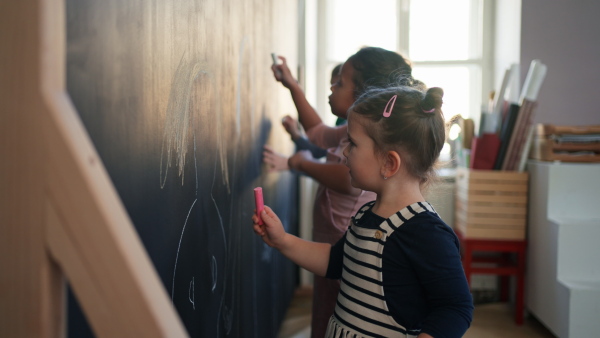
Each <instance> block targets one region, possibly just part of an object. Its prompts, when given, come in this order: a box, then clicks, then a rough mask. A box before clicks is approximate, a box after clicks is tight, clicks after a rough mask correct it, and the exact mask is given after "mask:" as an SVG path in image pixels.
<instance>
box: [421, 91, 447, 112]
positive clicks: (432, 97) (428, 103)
mask: <svg viewBox="0 0 600 338" xmlns="http://www.w3.org/2000/svg"><path fill="white" fill-rule="evenodd" d="M443 97H444V90H443V89H442V88H439V87H433V88H429V89H428V90H427V93H425V97H424V98H423V100H421V109H422V110H423V112H425V113H433V112H434V111H435V110H437V109H440V108H441V107H442V103H443V102H444V101H443V100H442V98H443Z"/></svg>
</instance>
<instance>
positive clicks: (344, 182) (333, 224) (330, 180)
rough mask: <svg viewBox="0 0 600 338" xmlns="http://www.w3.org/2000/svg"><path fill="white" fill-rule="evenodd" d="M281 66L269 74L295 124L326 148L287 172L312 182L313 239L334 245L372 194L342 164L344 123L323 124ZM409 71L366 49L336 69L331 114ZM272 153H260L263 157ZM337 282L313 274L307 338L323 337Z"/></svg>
mask: <svg viewBox="0 0 600 338" xmlns="http://www.w3.org/2000/svg"><path fill="white" fill-rule="evenodd" d="M279 59H281V61H282V63H281V64H276V65H273V66H272V69H273V74H274V76H275V79H276V80H277V81H280V82H281V83H282V84H283V85H284V86H285V87H286V88H288V89H289V90H290V94H291V95H292V99H293V100H294V104H295V105H296V108H297V110H298V120H299V122H300V123H301V124H302V127H303V128H304V130H305V131H306V135H307V136H308V138H309V140H310V141H311V142H312V143H314V144H315V145H317V146H319V147H321V148H326V149H327V155H326V156H327V157H326V161H325V163H323V162H321V161H319V160H316V159H315V158H313V156H312V155H311V153H310V152H308V151H300V152H297V153H296V154H294V155H293V156H292V157H290V158H289V159H288V165H289V168H290V169H293V170H296V171H298V172H301V173H303V174H305V175H308V176H310V177H312V178H313V179H315V180H316V181H317V182H318V183H319V185H318V188H317V194H316V198H315V203H314V208H313V224H314V225H313V240H314V241H317V242H322V243H328V244H334V243H336V242H337V241H338V240H339V239H340V238H341V237H342V236H343V234H344V233H345V231H346V229H347V227H348V224H349V222H350V218H351V217H352V215H354V213H356V211H357V210H358V208H359V207H360V206H361V205H363V204H364V203H366V202H368V201H371V200H373V199H374V198H375V195H374V194H373V193H372V192H370V191H365V190H362V189H361V188H358V187H354V186H352V185H351V184H350V174H349V171H348V168H347V167H346V166H345V165H344V156H343V154H342V151H343V150H344V148H345V147H346V146H347V144H348V141H347V138H346V133H347V127H346V125H342V126H336V127H329V126H326V125H325V124H324V123H323V121H322V120H321V118H320V117H319V115H318V114H317V112H316V111H315V110H314V109H313V108H312V106H311V105H310V104H309V103H308V101H307V100H306V97H305V96H304V93H303V91H302V89H301V87H300V86H299V85H298V83H297V82H296V80H295V79H294V77H293V76H292V74H291V72H290V69H289V68H288V67H287V64H286V60H285V58H283V57H279ZM411 71H412V69H411V67H410V65H409V64H408V63H407V61H406V60H405V59H404V58H403V57H402V56H401V55H399V54H398V53H395V52H392V51H388V50H385V49H382V48H377V47H366V48H362V49H360V50H359V51H358V52H357V53H355V54H354V55H352V56H351V57H350V58H348V60H346V62H344V64H343V65H342V67H341V70H340V76H339V78H338V80H337V82H336V83H334V84H333V85H332V86H331V95H330V96H329V105H330V106H331V112H332V113H333V114H334V115H336V116H338V117H340V118H343V119H345V118H346V115H347V111H348V108H350V106H351V105H352V104H353V103H354V101H355V100H356V98H357V97H358V96H359V95H360V94H361V93H363V92H364V90H365V88H366V87H367V86H384V85H387V84H389V83H390V82H391V81H392V80H395V79H398V78H401V79H402V81H403V83H404V84H407V85H413V84H415V83H418V82H417V81H415V80H413V79H412V76H411ZM273 156H277V154H274V153H270V154H265V159H267V158H271V159H272V158H273ZM339 287H340V282H339V281H338V280H328V279H325V278H323V277H321V276H318V275H316V276H315V280H314V283H313V311H312V325H311V332H312V337H319V338H321V337H323V335H324V334H325V330H326V328H327V323H328V321H329V318H330V317H331V315H332V313H333V310H334V308H335V300H336V298H337V294H338V291H339Z"/></svg>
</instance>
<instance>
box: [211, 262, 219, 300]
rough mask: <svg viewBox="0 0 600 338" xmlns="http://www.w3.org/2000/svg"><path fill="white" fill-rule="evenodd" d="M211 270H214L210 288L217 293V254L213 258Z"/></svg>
mask: <svg viewBox="0 0 600 338" xmlns="http://www.w3.org/2000/svg"><path fill="white" fill-rule="evenodd" d="M211 271H212V288H211V289H210V292H212V293H215V289H216V288H217V272H218V269H217V259H216V258H215V256H214V255H213V256H212V260H211Z"/></svg>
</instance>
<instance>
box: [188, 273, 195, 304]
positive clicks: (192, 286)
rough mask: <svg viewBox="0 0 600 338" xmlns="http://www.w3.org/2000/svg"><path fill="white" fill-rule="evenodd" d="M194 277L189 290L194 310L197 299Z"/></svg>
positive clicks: (189, 297)
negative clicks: (195, 296) (195, 297)
mask: <svg viewBox="0 0 600 338" xmlns="http://www.w3.org/2000/svg"><path fill="white" fill-rule="evenodd" d="M194 291H195V290H194V277H192V280H191V281H190V289H189V290H188V299H189V300H190V303H192V308H193V309H194V310H196V301H195V299H194Z"/></svg>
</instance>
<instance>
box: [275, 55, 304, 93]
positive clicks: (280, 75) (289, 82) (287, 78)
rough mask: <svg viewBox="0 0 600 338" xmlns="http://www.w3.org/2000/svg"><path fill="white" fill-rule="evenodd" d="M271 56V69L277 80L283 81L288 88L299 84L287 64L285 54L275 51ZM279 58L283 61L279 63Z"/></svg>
mask: <svg viewBox="0 0 600 338" xmlns="http://www.w3.org/2000/svg"><path fill="white" fill-rule="evenodd" d="M271 58H272V59H273V64H272V65H271V70H273V75H275V80H277V81H279V82H281V84H282V85H283V86H284V87H286V88H288V89H289V88H291V87H292V86H297V85H298V82H297V81H296V79H294V77H293V76H292V72H290V69H289V68H288V66H287V62H286V59H285V58H284V57H283V56H277V55H276V54H275V53H271ZM279 60H281V63H279Z"/></svg>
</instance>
